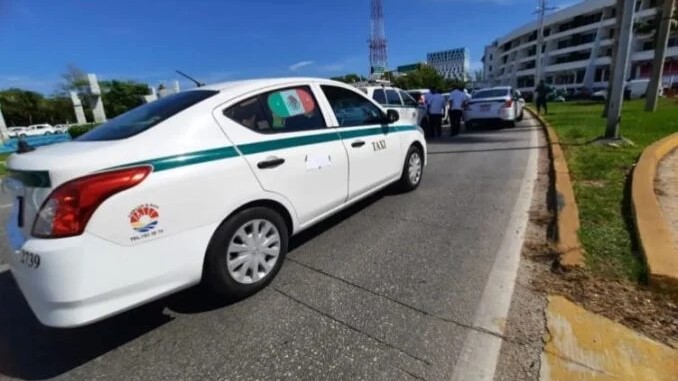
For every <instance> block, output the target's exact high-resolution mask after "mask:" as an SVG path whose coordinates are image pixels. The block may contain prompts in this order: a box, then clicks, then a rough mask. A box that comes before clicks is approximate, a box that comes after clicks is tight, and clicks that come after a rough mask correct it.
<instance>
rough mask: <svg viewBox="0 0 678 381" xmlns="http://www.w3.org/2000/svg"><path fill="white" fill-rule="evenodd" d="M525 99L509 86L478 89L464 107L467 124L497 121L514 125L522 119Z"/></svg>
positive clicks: (510, 125) (501, 123)
mask: <svg viewBox="0 0 678 381" xmlns="http://www.w3.org/2000/svg"><path fill="white" fill-rule="evenodd" d="M524 106H525V100H524V99H523V97H522V96H521V94H520V92H518V91H517V90H515V89H513V88H512V87H509V86H499V87H492V88H489V89H482V90H478V91H476V92H474V93H473V96H472V97H471V99H470V100H469V101H468V102H467V104H466V106H465V107H464V111H463V117H464V122H465V123H466V125H467V126H470V125H472V124H476V123H482V122H491V123H499V124H500V125H504V124H505V125H508V126H509V127H515V126H516V122H520V121H521V120H523V115H524V112H525V111H524V110H523V108H524Z"/></svg>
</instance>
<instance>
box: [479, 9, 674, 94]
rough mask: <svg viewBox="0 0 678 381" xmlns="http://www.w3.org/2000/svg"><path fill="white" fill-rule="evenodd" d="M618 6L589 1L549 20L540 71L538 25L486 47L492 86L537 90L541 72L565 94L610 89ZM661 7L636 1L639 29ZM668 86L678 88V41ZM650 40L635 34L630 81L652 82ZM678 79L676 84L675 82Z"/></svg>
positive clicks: (670, 52) (669, 60)
mask: <svg viewBox="0 0 678 381" xmlns="http://www.w3.org/2000/svg"><path fill="white" fill-rule="evenodd" d="M615 4H616V1H615V0H587V1H583V2H581V3H579V4H576V5H573V6H571V7H568V8H565V9H562V10H560V11H557V12H555V13H552V14H549V15H547V16H546V18H545V21H544V45H543V48H542V51H543V54H542V61H541V62H542V65H537V62H536V53H537V37H538V28H539V25H538V23H537V22H536V21H535V22H532V23H529V24H527V25H523V26H522V27H520V28H518V29H516V30H514V31H513V32H511V33H509V34H507V35H506V36H504V37H501V38H499V39H497V40H495V41H494V42H493V43H492V44H490V45H488V46H486V47H485V55H484V56H483V66H484V71H485V78H486V80H487V81H488V82H489V83H491V84H493V85H512V86H515V87H517V88H519V89H520V90H521V91H523V92H531V91H533V89H534V86H535V84H534V78H535V74H536V70H537V66H540V67H541V75H540V77H541V78H543V79H544V80H545V81H546V82H547V83H549V84H551V85H554V86H556V87H560V88H587V89H597V88H606V87H607V82H608V80H609V77H610V62H611V60H612V57H611V55H612V43H613V40H614V39H615V37H616V31H615V23H616V19H615V17H616V7H615ZM658 6H661V1H657V0H637V2H636V9H635V10H636V13H635V20H634V22H635V24H636V25H638V24H641V23H643V22H646V21H648V20H651V19H653V18H655V17H656V14H657V7H658ZM668 45H669V48H668V51H667V55H666V56H667V59H666V61H665V66H664V78H663V80H664V85H670V84H672V83H674V82H678V35H677V34H675V33H674V34H673V35H672V36H671V38H670V40H669V44H668ZM653 58H654V42H653V36H652V35H651V34H634V36H633V40H632V45H631V63H630V67H629V72H628V76H627V79H642V78H648V77H649V76H650V75H651V72H652V60H653ZM674 78H675V79H674Z"/></svg>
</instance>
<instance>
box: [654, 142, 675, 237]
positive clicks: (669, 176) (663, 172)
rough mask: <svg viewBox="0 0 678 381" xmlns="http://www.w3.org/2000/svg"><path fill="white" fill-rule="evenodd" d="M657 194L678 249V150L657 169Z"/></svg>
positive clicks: (669, 155) (668, 156)
mask: <svg viewBox="0 0 678 381" xmlns="http://www.w3.org/2000/svg"><path fill="white" fill-rule="evenodd" d="M655 192H656V194H657V199H658V200H659V206H660V207H661V211H662V214H663V215H664V218H665V219H666V221H667V222H668V226H669V228H670V229H671V235H672V237H673V245H674V247H676V248H678V150H674V151H673V152H671V153H670V154H668V155H667V156H666V157H665V158H664V160H662V161H661V162H660V163H659V166H658V167H657V180H656V182H655Z"/></svg>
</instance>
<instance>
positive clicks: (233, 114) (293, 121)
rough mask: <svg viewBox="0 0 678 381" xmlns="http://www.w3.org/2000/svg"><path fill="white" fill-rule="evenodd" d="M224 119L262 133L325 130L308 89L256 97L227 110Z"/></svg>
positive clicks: (277, 91) (297, 88) (303, 88)
mask: <svg viewBox="0 0 678 381" xmlns="http://www.w3.org/2000/svg"><path fill="white" fill-rule="evenodd" d="M224 116H226V117H227V118H229V119H231V120H232V121H234V122H236V123H238V124H240V125H241V126H243V127H247V128H249V129H250V130H252V131H255V132H259V133H262V134H273V133H281V132H295V131H307V130H315V129H322V128H327V124H326V123H325V119H324V118H323V116H322V113H321V112H320V109H319V108H318V102H316V100H315V98H314V97H313V92H312V91H311V89H310V88H309V87H308V86H300V87H292V88H286V89H278V90H274V91H270V92H267V93H264V94H259V95H257V96H254V97H252V98H248V99H246V100H244V101H242V102H240V103H237V104H235V105H233V106H231V107H229V108H227V109H226V110H224Z"/></svg>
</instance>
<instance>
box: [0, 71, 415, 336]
mask: <svg viewBox="0 0 678 381" xmlns="http://www.w3.org/2000/svg"><path fill="white" fill-rule="evenodd" d="M398 118H399V117H398V113H397V112H395V111H393V110H389V111H385V110H384V109H383V108H382V107H381V106H380V105H378V104H377V103H376V102H374V101H372V100H371V99H368V98H367V97H365V95H364V94H363V93H361V92H360V91H359V90H358V89H356V88H353V87H350V86H347V85H344V84H341V83H338V82H334V81H330V80H323V79H299V78H291V79H274V80H272V79H266V80H251V81H239V82H230V83H223V84H217V85H211V86H206V87H200V88H197V89H193V90H189V91H184V92H180V93H177V94H174V95H170V96H167V97H163V98H161V99H159V100H157V101H154V102H151V103H148V104H145V105H143V106H140V107H138V108H136V109H133V110H131V111H129V112H127V113H125V114H123V115H121V116H118V117H117V118H115V119H113V120H110V121H109V122H108V123H106V124H103V125H101V126H99V127H97V128H95V129H94V130H92V131H90V132H88V133H86V134H84V135H82V136H81V137H79V138H77V139H75V140H74V141H72V142H66V143H61V144H54V145H51V146H47V147H39V148H37V149H35V150H33V151H31V152H25V153H16V154H13V155H12V156H10V157H9V158H8V160H7V167H8V172H9V175H8V178H7V179H6V181H5V183H4V184H3V186H4V187H5V188H6V189H11V191H12V192H13V194H14V196H15V200H16V201H15V203H14V207H13V212H12V215H11V217H10V218H9V220H8V221H7V231H8V237H9V240H10V244H11V246H12V247H13V248H14V249H15V250H16V251H15V252H14V253H13V254H12V255H11V258H10V267H11V270H12V273H13V275H14V277H15V279H16V281H17V283H18V285H19V287H20V289H21V290H22V292H23V294H24V296H25V297H26V299H27V300H28V303H29V305H30V306H31V308H32V310H33V311H34V312H35V314H36V315H37V317H38V319H39V320H40V321H41V322H42V323H43V324H45V325H48V326H54V327H74V326H80V325H84V324H88V323H91V322H94V321H97V320H100V319H103V318H105V317H107V316H110V315H113V314H116V313H119V312H121V311H124V310H127V309H130V308H132V307H134V306H137V305H139V304H142V303H145V302H147V301H149V300H152V299H156V298H159V297H161V296H164V295H167V294H169V293H172V292H175V291H177V290H179V289H182V288H186V287H189V286H192V285H195V284H197V283H199V282H201V281H204V282H205V283H206V284H207V285H209V286H211V288H212V289H213V290H215V291H217V292H219V293H221V294H224V295H225V296H228V297H231V298H242V297H245V296H247V295H250V294H252V293H254V292H256V291H258V290H259V289H261V288H263V287H264V286H265V285H266V284H268V283H269V282H270V281H271V279H272V278H273V276H274V275H275V274H276V272H277V271H278V270H279V268H280V266H281V263H282V260H283V258H284V256H285V254H286V252H287V248H288V239H289V237H290V236H291V235H294V234H296V233H298V232H300V231H302V230H304V229H306V228H308V227H309V226H311V225H313V224H315V223H317V222H319V221H321V220H322V219H324V218H326V217H328V216H329V215H331V214H333V213H335V212H337V211H339V210H340V209H343V208H345V207H347V206H348V205H350V204H352V203H354V202H356V201H358V200H360V199H362V198H364V197H366V196H367V195H369V194H371V193H374V192H376V191H378V190H380V189H382V188H384V187H386V186H388V185H389V184H392V183H397V185H398V186H399V187H400V188H401V189H403V190H413V189H415V188H417V186H418V185H419V183H420V181H421V179H422V175H423V169H424V165H425V160H426V143H425V140H424V135H423V132H422V131H421V129H420V128H419V127H417V126H414V125H413V124H411V123H409V122H403V121H400V122H399V121H398Z"/></svg>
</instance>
